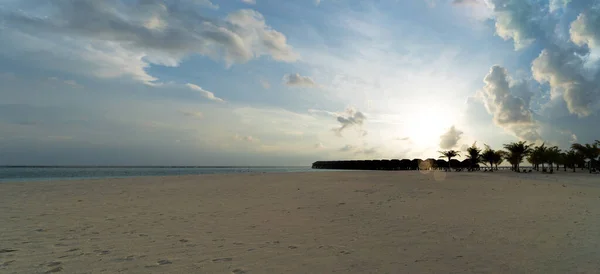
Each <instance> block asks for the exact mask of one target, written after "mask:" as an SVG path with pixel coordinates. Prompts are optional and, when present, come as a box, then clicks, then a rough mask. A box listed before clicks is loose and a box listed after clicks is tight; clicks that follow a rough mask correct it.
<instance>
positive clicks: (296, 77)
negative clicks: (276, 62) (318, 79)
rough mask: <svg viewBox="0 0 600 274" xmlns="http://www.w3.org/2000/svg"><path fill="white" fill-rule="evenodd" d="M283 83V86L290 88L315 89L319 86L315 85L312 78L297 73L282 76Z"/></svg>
mask: <svg viewBox="0 0 600 274" xmlns="http://www.w3.org/2000/svg"><path fill="white" fill-rule="evenodd" d="M283 81H284V83H285V85H287V86H290V87H307V88H315V87H318V86H319V85H317V83H315V81H314V80H313V79H312V78H310V77H308V76H302V75H300V74H298V73H294V74H286V75H285V76H283Z"/></svg>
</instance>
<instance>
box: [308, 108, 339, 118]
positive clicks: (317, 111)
mask: <svg viewBox="0 0 600 274" xmlns="http://www.w3.org/2000/svg"><path fill="white" fill-rule="evenodd" d="M308 113H310V114H320V115H326V116H331V117H336V118H337V117H338V116H339V114H337V113H335V112H331V111H327V110H320V109H309V110H308Z"/></svg>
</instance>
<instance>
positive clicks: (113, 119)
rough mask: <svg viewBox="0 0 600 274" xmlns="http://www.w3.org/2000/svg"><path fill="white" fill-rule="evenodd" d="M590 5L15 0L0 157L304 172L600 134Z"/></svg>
mask: <svg viewBox="0 0 600 274" xmlns="http://www.w3.org/2000/svg"><path fill="white" fill-rule="evenodd" d="M599 33H600V3H598V2H597V1H588V0H523V1H521V0H518V1H517V0H412V1H394V0H387V1H383V0H382V1H353V0H321V1H319V2H316V1H313V0H297V1H275V0H256V1H242V0H231V1H217V0H212V1H209V0H195V1H192V0H182V1H158V0H121V1H119V0H110V1H91V0H79V1H75V0H73V1H56V2H54V1H51V2H50V1H40V0H25V1H17V0H8V1H3V2H2V3H1V4H0V39H1V40H2V41H3V43H2V44H0V81H1V82H2V87H1V88H0V98H2V100H0V164H11V165H16V164H40V165H43V164H56V165H60V164H82V165H95V164H101V165H102V164H106V165H121V164H122V165H308V164H310V163H311V162H313V161H316V160H325V159H364V158H416V157H420V158H427V157H436V156H437V151H438V150H440V149H457V150H462V149H464V147H465V146H467V145H471V144H472V143H473V142H477V143H478V144H480V145H483V144H489V145H491V146H492V147H496V148H500V147H501V145H502V144H503V143H506V142H511V141H516V140H527V141H531V142H542V141H546V142H547V143H551V144H556V145H559V146H561V147H565V148H566V147H568V146H569V145H570V144H571V143H572V142H591V141H593V140H595V139H598V138H600V129H599V127H598V125H597V121H598V110H599V103H598V102H599V100H600V69H599V67H600V66H599V64H600V61H599V58H598V57H599V56H600V55H599V54H600V36H599Z"/></svg>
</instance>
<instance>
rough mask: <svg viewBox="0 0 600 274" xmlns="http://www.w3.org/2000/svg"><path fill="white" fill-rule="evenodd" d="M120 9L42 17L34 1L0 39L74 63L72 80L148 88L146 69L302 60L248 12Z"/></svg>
mask: <svg viewBox="0 0 600 274" xmlns="http://www.w3.org/2000/svg"><path fill="white" fill-rule="evenodd" d="M120 2H121V1H92V0H81V1H60V2H58V3H52V4H49V3H48V4H43V5H42V6H40V8H39V11H44V13H43V14H35V15H34V13H33V11H32V10H31V9H30V7H31V6H35V5H36V3H37V1H33V0H27V1H20V2H18V7H16V8H15V10H20V11H19V12H16V11H15V12H12V13H10V14H7V16H4V17H3V18H4V19H5V20H4V22H3V23H4V25H5V26H6V29H5V30H8V31H5V32H3V33H2V34H0V39H3V40H10V41H11V43H10V44H7V45H12V46H14V48H13V50H15V51H17V52H39V50H38V51H36V50H35V48H36V47H37V48H38V49H42V50H44V51H47V55H46V58H48V57H49V56H62V55H66V56H68V57H67V58H61V60H67V61H72V59H73V58H78V60H79V65H82V64H85V65H87V67H86V68H83V69H82V67H76V68H71V70H72V71H75V72H81V71H88V70H89V71H90V73H92V74H93V75H95V76H98V77H102V78H115V77H121V76H130V77H132V78H133V79H135V80H138V81H141V82H144V83H149V84H151V83H155V82H156V81H157V80H158V79H156V78H155V77H153V76H151V75H149V74H148V73H147V72H146V69H147V68H148V67H150V66H151V65H164V66H177V65H179V63H180V62H181V61H182V60H183V58H184V57H186V56H190V55H194V54H199V55H204V56H208V57H211V58H213V59H221V60H223V61H224V62H225V64H226V65H227V66H230V65H232V64H234V63H245V62H248V61H250V60H252V59H255V58H259V57H261V56H270V57H271V58H272V59H273V60H276V61H282V62H294V61H296V60H298V59H299V58H300V56H299V55H298V54H297V53H296V52H295V51H294V50H293V48H292V47H291V46H290V45H289V44H288V43H287V39H286V37H285V35H283V34H282V33H280V32H278V31H276V30H274V29H272V28H271V27H270V26H269V25H267V24H266V22H265V19H264V17H263V16H262V14H260V13H258V12H256V11H254V10H239V11H234V12H232V13H230V14H229V15H227V17H225V18H224V19H212V18H206V17H204V16H201V15H200V14H198V13H196V12H195V11H194V10H196V8H195V5H199V6H200V8H201V7H207V6H208V7H211V8H216V5H213V4H212V3H211V2H210V1H207V0H203V1H195V2H193V1H177V2H169V3H158V2H153V1H141V2H136V3H135V4H134V5H129V4H127V5H125V4H122V3H120ZM194 3H195V4H194ZM44 5H52V8H50V7H47V8H46V9H45V8H44ZM27 40H29V41H27ZM32 40H37V42H33V41H32ZM24 45H25V46H24ZM53 45H55V46H53ZM69 49H74V50H69ZM31 58H35V57H33V56H32V57H31ZM82 61H83V62H82Z"/></svg>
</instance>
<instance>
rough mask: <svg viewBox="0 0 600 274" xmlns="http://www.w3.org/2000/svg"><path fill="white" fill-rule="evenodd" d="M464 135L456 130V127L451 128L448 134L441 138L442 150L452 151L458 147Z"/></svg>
mask: <svg viewBox="0 0 600 274" xmlns="http://www.w3.org/2000/svg"><path fill="white" fill-rule="evenodd" d="M462 134H463V132H462V131H460V130H458V129H456V127H454V126H452V127H450V128H449V129H448V131H447V132H446V133H444V134H442V136H440V148H442V149H451V148H454V147H456V146H457V145H458V141H459V140H460V137H461V135H462Z"/></svg>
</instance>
